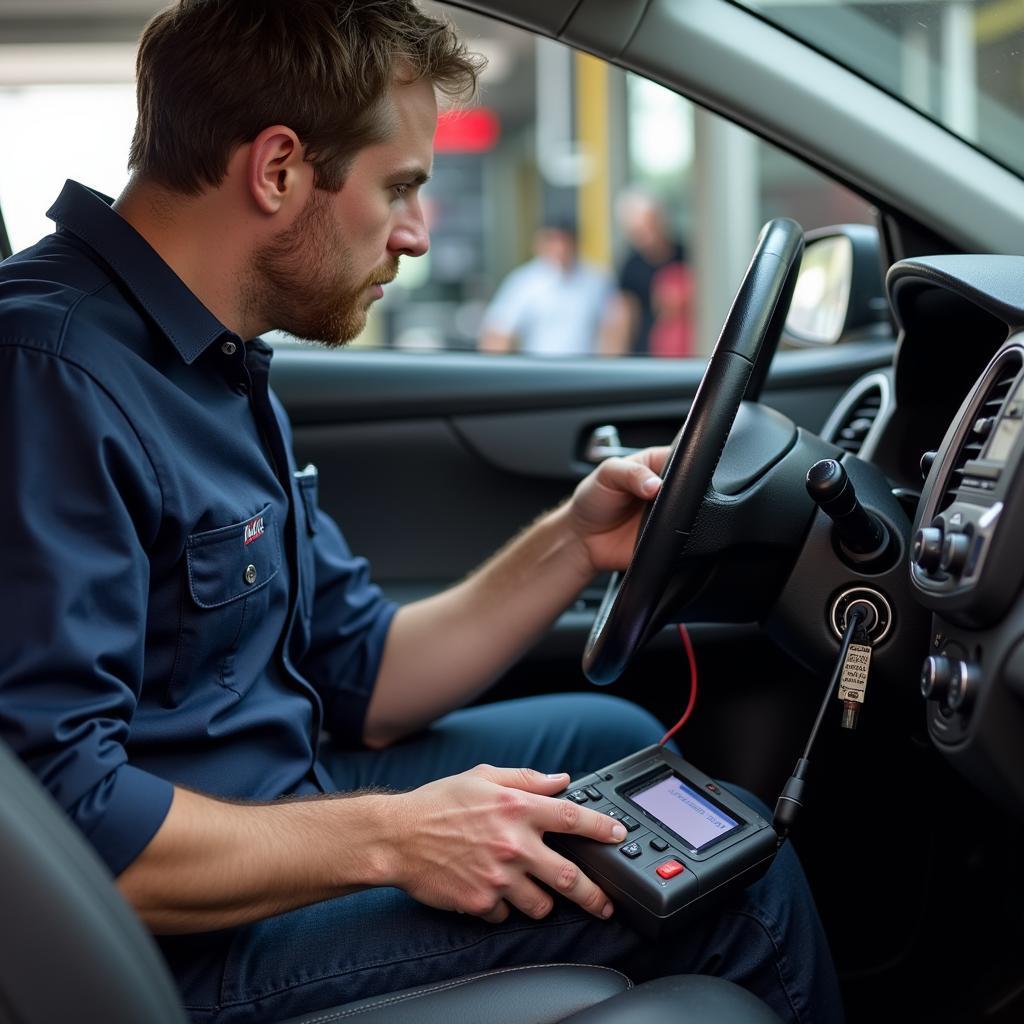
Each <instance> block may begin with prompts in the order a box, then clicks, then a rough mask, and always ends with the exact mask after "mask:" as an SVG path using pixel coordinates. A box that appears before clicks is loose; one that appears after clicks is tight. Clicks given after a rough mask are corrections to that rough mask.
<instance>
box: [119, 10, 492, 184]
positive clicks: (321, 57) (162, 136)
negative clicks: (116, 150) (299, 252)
mask: <svg viewBox="0 0 1024 1024" xmlns="http://www.w3.org/2000/svg"><path fill="white" fill-rule="evenodd" d="M483 63H484V61H483V59H482V58H481V57H479V56H477V55H475V54H471V53H469V52H468V50H467V48H466V45H465V44H464V43H463V42H461V41H460V40H459V38H458V37H457V36H456V34H455V30H454V28H453V27H452V25H451V24H450V23H449V22H447V21H441V20H438V19H437V18H433V17H430V16H429V15H427V14H425V13H424V12H423V11H421V10H420V9H419V7H417V6H416V4H415V2H414V0H179V2H178V3H177V4H175V6H173V7H170V8H168V9H167V10H165V11H162V12H160V13H159V14H157V15H156V17H154V18H153V20H152V21H150V23H149V24H148V25H147V26H146V29H145V31H144V32H143V35H142V39H141V42H140V44H139V52H138V57H137V60H136V75H137V91H138V104H139V119H138V122H137V123H136V126H135V136H134V138H133V139H132V146H131V152H130V154H129V159H128V166H129V168H130V169H131V170H133V171H134V172H135V173H137V174H139V175H140V176H142V177H145V178H148V179H149V180H151V181H154V182H156V183H158V184H160V185H163V186H164V187H166V188H169V189H171V190H173V191H176V192H182V193H187V194H191V195H196V194H198V193H199V192H201V191H202V190H203V188H204V187H211V186H212V187H215V186H217V185H219V184H220V183H221V181H223V179H224V175H225V174H226V173H227V167H228V160H229V158H230V156H231V153H232V151H233V150H234V149H235V148H236V147H237V146H239V145H241V144H243V143H245V142H250V141H252V140H253V139H254V138H255V137H256V136H257V135H259V133H260V132H261V131H263V129H264V128H267V127H269V126H270V125H273V124H284V125H287V126H288V127H289V128H291V129H292V130H293V131H294V132H295V134H296V135H298V137H299V139H300V141H301V142H302V144H303V146H304V147H305V156H306V159H307V160H308V161H309V162H310V163H312V164H313V167H314V172H315V178H314V181H315V184H316V186H317V187H318V188H324V189H328V190H330V191H337V190H338V189H339V188H341V186H342V183H343V182H344V179H345V174H346V173H347V171H348V167H349V164H350V162H351V159H352V157H353V156H354V155H355V154H356V152H358V151H359V150H360V149H362V148H363V147H364V146H367V145H369V144H371V143H374V142H379V141H381V140H382V139H384V138H386V136H387V131H388V126H389V122H388V119H387V118H386V117H385V116H383V111H382V109H381V103H382V101H383V99H384V96H385V94H386V92H387V89H388V87H389V85H390V84H391V81H392V79H393V77H395V76H396V75H397V76H398V77H399V78H400V80H401V81H408V82H412V81H416V80H418V79H421V78H426V79H428V80H429V81H431V82H432V83H433V84H434V86H435V88H437V89H439V90H440V91H441V92H443V93H444V94H446V95H448V96H450V97H453V98H464V97H468V96H469V95H471V94H472V93H473V91H474V89H475V87H476V82H477V77H478V75H479V73H480V70H481V68H482V66H483Z"/></svg>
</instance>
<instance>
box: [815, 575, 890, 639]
mask: <svg viewBox="0 0 1024 1024" xmlns="http://www.w3.org/2000/svg"><path fill="white" fill-rule="evenodd" d="M855 607H856V608H859V609H860V610H861V612H862V613H863V614H864V629H865V631H866V632H867V634H868V636H869V637H870V638H871V643H872V645H874V646H876V647H877V646H878V644H880V643H881V642H882V641H883V640H885V638H886V637H887V636H888V635H889V631H890V630H891V629H892V606H891V605H890V604H889V602H888V600H887V599H886V597H885V595H884V594H882V593H881V591H878V590H875V589H874V587H848V588H847V589H846V590H843V591H841V592H840V593H839V594H838V595H837V596H836V598H835V600H834V601H833V602H832V607H831V609H830V612H829V624H830V625H831V627H832V632H833V633H834V634H835V635H836V637H837V639H840V640H841V639H842V637H843V633H844V632H845V631H846V624H847V616H848V615H849V614H850V611H851V610H852V609H853V608H855Z"/></svg>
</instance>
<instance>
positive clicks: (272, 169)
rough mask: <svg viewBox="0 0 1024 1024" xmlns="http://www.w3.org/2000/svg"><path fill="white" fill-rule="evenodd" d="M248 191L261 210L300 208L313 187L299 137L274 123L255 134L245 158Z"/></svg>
mask: <svg viewBox="0 0 1024 1024" xmlns="http://www.w3.org/2000/svg"><path fill="white" fill-rule="evenodd" d="M246 183H247V184H248V187H249V194H250V195H251V196H252V199H253V201H254V202H255V203H256V206H257V207H258V209H259V210H260V212H261V213H266V214H274V213H278V212H279V211H281V210H283V209H286V208H288V207H290V208H292V209H295V210H301V209H302V207H303V206H305V204H306V199H307V198H308V196H309V192H310V190H311V189H312V187H313V168H312V166H311V165H310V164H308V163H306V161H305V159H304V156H303V148H302V144H301V143H300V142H299V137H298V136H297V135H296V134H295V132H293V131H292V130H291V128H288V127H286V126H285V125H280V124H275V125H272V126H271V127H269V128H264V129H263V131H261V132H260V133H259V135H257V136H256V138H255V139H253V140H252V142H251V143H250V145H249V154H248V158H247V160H246Z"/></svg>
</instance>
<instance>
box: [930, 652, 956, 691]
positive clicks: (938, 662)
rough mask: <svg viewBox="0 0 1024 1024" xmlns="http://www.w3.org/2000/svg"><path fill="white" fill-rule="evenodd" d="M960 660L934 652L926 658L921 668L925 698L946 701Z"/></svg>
mask: <svg viewBox="0 0 1024 1024" xmlns="http://www.w3.org/2000/svg"><path fill="white" fill-rule="evenodd" d="M958 664H959V662H956V661H953V659H952V658H944V657H942V656H941V655H937V654H933V655H932V656H931V657H929V658H925V659H924V665H923V666H922V668H921V696H922V697H924V699H925V700H940V701H945V699H946V697H947V696H948V694H949V689H950V686H951V685H952V683H953V679H954V677H955V676H956V675H957V674H958V669H957V666H958Z"/></svg>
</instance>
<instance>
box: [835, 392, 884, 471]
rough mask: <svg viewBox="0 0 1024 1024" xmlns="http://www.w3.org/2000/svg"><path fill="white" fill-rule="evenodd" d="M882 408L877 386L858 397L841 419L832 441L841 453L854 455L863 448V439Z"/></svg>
mask: <svg viewBox="0 0 1024 1024" xmlns="http://www.w3.org/2000/svg"><path fill="white" fill-rule="evenodd" d="M881 408H882V389H881V387H879V386H878V385H877V384H873V385H872V386H871V388H870V389H869V390H867V391H865V392H864V394H863V395H860V396H859V397H858V399H857V402H856V404H855V405H854V406H853V407H852V408H851V409H850V411H849V412H848V413H847V414H846V415H845V416H844V417H843V419H842V420H841V422H840V424H839V429H838V430H837V431H836V434H835V438H834V441H835V443H836V444H837V445H839V447H840V448H842V449H843V451H847V452H849V453H850V454H851V455H856V454H857V453H858V452H859V451H860V450H861V448H862V447H863V446H864V438H866V437H867V436H868V431H869V430H871V428H872V427H873V426H874V423H875V420H876V419H878V413H879V410H880V409H881Z"/></svg>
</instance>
